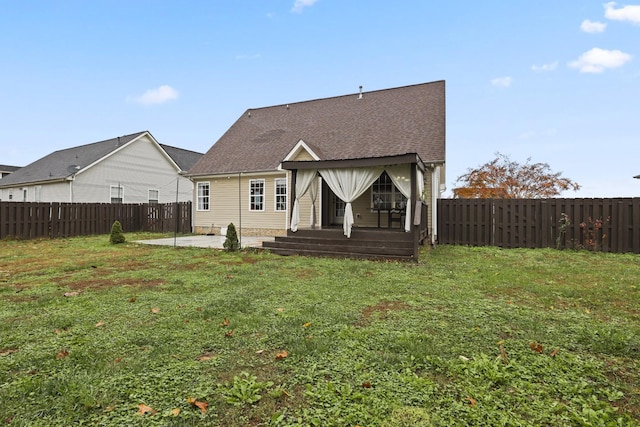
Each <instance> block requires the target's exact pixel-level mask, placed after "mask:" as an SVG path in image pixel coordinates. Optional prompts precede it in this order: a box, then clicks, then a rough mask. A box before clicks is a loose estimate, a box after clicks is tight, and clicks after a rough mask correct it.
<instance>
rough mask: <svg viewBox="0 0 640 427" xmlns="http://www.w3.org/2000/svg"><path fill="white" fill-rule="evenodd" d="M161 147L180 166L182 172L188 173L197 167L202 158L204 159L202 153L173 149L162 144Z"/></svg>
mask: <svg viewBox="0 0 640 427" xmlns="http://www.w3.org/2000/svg"><path fill="white" fill-rule="evenodd" d="M160 147H162V149H163V150H164V151H165V153H167V154H168V155H169V157H171V158H172V159H173V161H174V162H175V163H176V164H177V165H178V167H179V168H180V170H183V171H188V170H189V169H191V168H192V167H193V165H195V164H196V163H197V162H198V160H200V157H202V153H197V152H195V151H190V150H185V149H183V148H177V147H172V146H170V145H165V144H160Z"/></svg>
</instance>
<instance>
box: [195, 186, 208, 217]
mask: <svg viewBox="0 0 640 427" xmlns="http://www.w3.org/2000/svg"><path fill="white" fill-rule="evenodd" d="M201 184H202V185H204V184H207V186H208V187H209V194H208V195H207V196H206V197H207V208H206V209H201V208H200V185H201ZM203 197H204V196H203ZM210 210H211V181H199V182H198V183H197V185H196V211H197V212H209V211H210Z"/></svg>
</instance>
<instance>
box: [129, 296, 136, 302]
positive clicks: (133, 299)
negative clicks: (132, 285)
mask: <svg viewBox="0 0 640 427" xmlns="http://www.w3.org/2000/svg"><path fill="white" fill-rule="evenodd" d="M137 300H138V298H137V297H131V298H129V302H136V301H137Z"/></svg>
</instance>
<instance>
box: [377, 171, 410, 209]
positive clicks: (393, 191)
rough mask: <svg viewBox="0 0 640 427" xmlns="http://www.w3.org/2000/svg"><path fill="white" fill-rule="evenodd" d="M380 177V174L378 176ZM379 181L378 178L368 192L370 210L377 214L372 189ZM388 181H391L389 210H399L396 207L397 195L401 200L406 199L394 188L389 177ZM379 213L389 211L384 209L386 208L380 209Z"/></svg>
mask: <svg viewBox="0 0 640 427" xmlns="http://www.w3.org/2000/svg"><path fill="white" fill-rule="evenodd" d="M385 173H386V172H385ZM380 177H382V174H381V175H380ZM379 179H380V178H378V179H377V180H376V181H375V182H374V183H373V184H371V189H370V191H369V202H370V205H371V210H372V211H375V212H377V211H378V209H377V208H376V206H375V203H373V196H374V191H373V187H374V185H375V184H376V182H378V180H379ZM389 180H390V181H391V210H395V209H400V207H399V206H396V201H397V198H398V195H400V196H402V197H403V198H406V197H404V194H402V192H401V191H400V190H399V189H398V187H396V185H395V184H394V183H393V180H392V179H391V177H389ZM380 212H389V209H386V208H385V209H380Z"/></svg>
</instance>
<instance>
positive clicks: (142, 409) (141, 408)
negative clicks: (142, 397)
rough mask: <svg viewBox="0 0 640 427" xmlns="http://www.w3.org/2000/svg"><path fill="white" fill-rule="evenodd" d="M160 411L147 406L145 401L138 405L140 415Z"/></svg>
mask: <svg viewBox="0 0 640 427" xmlns="http://www.w3.org/2000/svg"><path fill="white" fill-rule="evenodd" d="M157 412H158V411H156V410H155V409H153V408H152V407H151V406H147V405H145V404H144V403H141V404H139V405H138V415H140V416H142V415H144V414H151V415H154V414H156V413H157Z"/></svg>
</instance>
